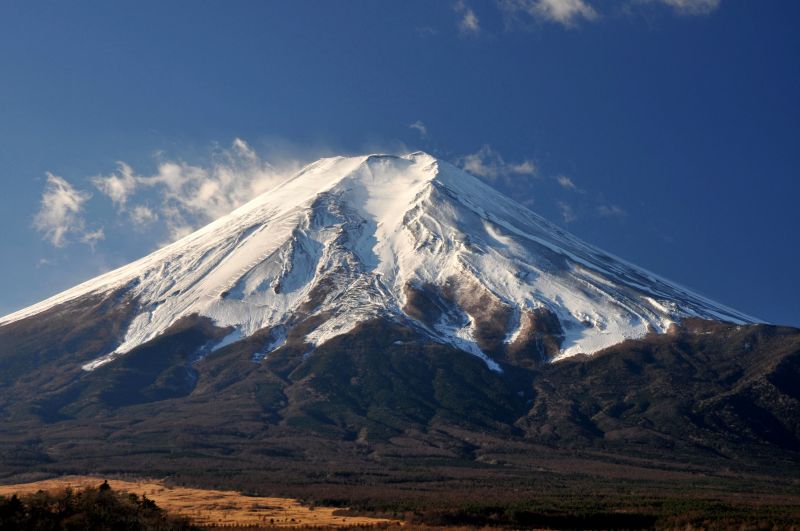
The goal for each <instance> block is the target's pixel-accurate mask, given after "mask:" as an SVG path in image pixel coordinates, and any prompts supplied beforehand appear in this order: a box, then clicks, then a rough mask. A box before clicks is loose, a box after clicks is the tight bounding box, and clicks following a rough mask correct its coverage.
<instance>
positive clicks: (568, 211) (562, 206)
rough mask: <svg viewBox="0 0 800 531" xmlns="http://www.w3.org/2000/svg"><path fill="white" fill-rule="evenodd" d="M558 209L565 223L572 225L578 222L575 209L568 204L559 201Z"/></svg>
mask: <svg viewBox="0 0 800 531" xmlns="http://www.w3.org/2000/svg"><path fill="white" fill-rule="evenodd" d="M558 209H559V210H560V211H561V218H562V219H563V220H564V223H572V222H573V221H577V220H578V215H577V214H576V213H575V209H573V208H572V207H571V206H570V205H568V204H567V203H564V202H563V201H559V202H558Z"/></svg>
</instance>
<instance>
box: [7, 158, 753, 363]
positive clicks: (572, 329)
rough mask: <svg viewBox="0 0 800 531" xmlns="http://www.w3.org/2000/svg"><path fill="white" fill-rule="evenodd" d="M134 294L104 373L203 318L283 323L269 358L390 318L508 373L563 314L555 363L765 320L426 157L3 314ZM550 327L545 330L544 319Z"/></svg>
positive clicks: (338, 174)
mask: <svg viewBox="0 0 800 531" xmlns="http://www.w3.org/2000/svg"><path fill="white" fill-rule="evenodd" d="M110 293H115V295H116V296H117V297H121V298H124V300H126V304H128V305H130V306H131V309H132V314H131V320H130V323H129V324H128V325H127V327H126V330H125V333H124V336H123V337H122V338H121V341H120V343H119V344H118V345H116V346H115V347H114V349H113V350H111V351H110V352H103V353H101V355H100V356H99V357H98V358H97V359H93V360H91V361H89V362H87V363H86V364H84V366H83V368H84V369H85V370H93V369H95V368H97V367H99V366H102V365H103V364H105V363H108V362H110V361H111V360H113V359H115V358H117V357H119V356H122V355H124V354H125V353H127V352H129V351H131V350H132V349H134V348H136V347H138V346H140V345H143V344H145V343H147V342H148V341H150V340H152V339H153V338H155V337H157V336H158V335H159V334H162V333H163V332H164V331H165V330H167V329H168V328H169V327H170V326H172V325H174V324H175V323H176V322H178V321H179V320H180V319H181V318H185V317H187V316H190V315H200V316H205V317H208V318H210V319H211V320H212V321H213V322H214V324H215V325H216V326H218V327H220V328H226V329H229V332H228V333H227V334H226V335H225V336H224V337H223V338H222V339H220V340H219V341H217V342H216V343H214V344H209V345H204V346H203V349H205V350H207V351H213V350H217V349H219V348H221V347H224V346H225V345H228V344H230V343H233V342H236V341H238V340H241V339H243V338H246V337H249V336H252V335H253V334H254V333H256V332H258V331H264V330H267V329H268V330H270V331H271V332H270V334H269V337H268V338H267V339H265V341H264V344H263V345H261V346H260V347H259V349H258V350H257V351H256V352H254V353H253V357H254V359H258V358H261V357H264V356H267V355H269V352H270V351H271V350H275V349H277V348H279V347H280V346H281V345H282V344H283V342H285V340H286V337H287V335H288V333H289V332H290V331H291V330H292V329H293V328H294V327H296V326H298V324H300V323H303V322H306V323H308V322H310V321H313V322H314V325H313V326H311V327H310V329H309V331H308V333H307V334H305V342H306V343H307V344H308V346H309V351H311V350H313V348H315V347H316V346H318V345H320V344H322V343H325V342H326V341H328V340H329V339H331V338H333V337H335V336H337V335H341V334H345V333H347V332H348V331H350V330H352V329H353V328H354V327H355V326H356V325H357V324H358V323H361V322H364V321H367V320H369V319H372V318H375V317H379V316H380V317H385V318H388V319H391V320H394V321H397V322H400V323H404V324H407V325H408V326H411V327H413V328H415V329H417V330H419V331H421V332H422V333H423V334H425V335H427V336H429V337H430V338H431V339H432V340H434V341H438V342H441V343H446V344H450V345H452V346H454V347H456V348H459V349H461V350H464V351H467V352H470V353H472V354H474V355H476V356H479V357H480V358H482V359H483V360H484V361H485V362H486V364H487V365H488V366H489V367H490V368H492V369H493V370H497V371H499V370H502V369H501V366H500V364H499V363H500V362H502V359H503V357H504V355H505V354H507V353H508V352H509V351H513V350H519V349H520V348H522V345H523V343H524V342H525V341H527V340H529V339H530V338H531V336H532V335H533V334H534V331H535V330H537V329H541V327H542V326H545V325H546V326H547V327H548V328H549V330H550V332H551V335H553V336H554V337H555V338H557V343H558V345H557V348H552V349H550V350H549V351H547V352H544V351H543V352H540V353H539V354H540V356H542V357H543V359H545V360H546V361H549V360H550V359H553V360H557V359H561V358H564V357H568V356H572V355H575V354H581V353H583V354H591V353H594V352H597V351H598V350H601V349H603V348H606V347H609V346H612V345H615V344H618V343H620V342H622V341H624V340H626V339H633V338H641V337H643V336H645V335H646V334H648V333H665V332H667V331H669V330H670V327H672V326H673V325H675V324H676V323H680V322H681V320H682V319H684V318H686V317H700V318H703V319H713V320H719V321H727V322H733V323H739V324H742V323H751V322H754V319H753V318H751V317H749V316H747V315H744V314H742V313H739V312H737V311H735V310H732V309H730V308H726V307H725V306H722V305H720V304H717V303H714V302H712V301H709V300H708V299H706V298H704V297H702V296H700V295H697V294H695V293H693V292H691V291H689V290H687V289H685V288H682V287H680V286H678V285H676V284H674V283H671V282H669V281H667V280H664V279H663V278H660V277H658V276H657V275H654V274H653V273H650V272H648V271H645V270H643V269H641V268H638V267H635V266H633V265H631V264H629V263H627V262H625V261H623V260H621V259H619V258H616V257H614V256H611V255H609V254H607V253H604V252H602V251H600V250H598V249H596V248H594V247H592V246H590V245H587V244H585V243H583V242H582V241H580V240H579V239H577V238H576V237H574V236H572V235H570V234H568V233H567V232H565V231H564V230H562V229H560V228H559V227H557V226H555V225H553V224H551V223H549V222H547V221H546V220H544V219H543V218H541V217H540V216H538V215H536V214H535V213H533V212H531V211H530V210H528V209H527V208H525V207H523V206H522V205H520V204H519V203H516V202H514V201H513V200H511V199H510V198H508V197H506V196H503V195H502V194H500V193H498V192H497V191H495V190H494V189H492V188H491V187H489V186H487V185H486V184H484V183H483V182H481V181H479V180H478V179H477V178H475V177H473V176H471V175H469V174H468V173H466V172H464V171H462V170H460V169H458V168H456V167H455V166H453V165H451V164H448V163H446V162H443V161H440V160H437V159H435V158H433V157H431V156H430V155H427V154H425V153H412V154H409V155H405V156H401V157H397V156H387V155H370V156H362V157H336V158H328V159H322V160H319V161H317V162H315V163H313V164H311V165H309V166H307V167H305V168H304V169H303V170H301V171H300V172H299V173H297V174H295V175H293V176H292V177H290V178H289V179H287V180H286V181H285V182H283V183H281V184H279V185H278V186H276V187H274V188H273V189H271V190H269V191H268V192H266V193H264V194H263V195H261V196H259V197H256V198H255V199H253V200H252V201H251V202H249V203H247V204H245V205H244V206H242V207H241V208H239V209H237V210H235V211H234V212H232V213H231V214H229V215H227V216H225V217H223V218H220V219H218V220H216V221H215V222H213V223H211V224H210V225H208V226H206V227H204V228H202V229H200V230H198V231H197V232H195V233H193V234H190V235H189V236H186V237H185V238H183V239H181V240H180V241H177V242H175V243H173V244H172V245H169V246H167V247H165V248H163V249H161V250H159V251H157V252H155V253H153V254H151V255H149V256H147V257H145V258H143V259H141V260H138V261H136V262H134V263H132V264H130V265H128V266H125V267H122V268H120V269H117V270H115V271H112V272H110V273H107V274H105V275H102V276H100V277H98V278H95V279H92V280H90V281H88V282H85V283H83V284H81V285H79V286H77V287H75V288H73V289H70V290H68V291H65V292H63V293H61V294H58V295H56V296H54V297H51V298H50V299H47V300H45V301H44V302H42V303H39V304H36V305H34V306H31V307H29V308H26V309H23V310H20V311H18V312H16V313H13V314H11V315H8V316H5V317H3V318H0V326H3V325H7V324H9V323H12V322H15V321H18V320H21V319H27V318H30V317H32V316H35V315H37V314H39V313H41V312H43V311H46V310H49V309H51V308H53V307H57V306H58V305H61V304H64V303H66V302H70V301H74V300H76V299H80V298H82V297H90V296H104V295H108V294H110ZM537 327H538V328H537Z"/></svg>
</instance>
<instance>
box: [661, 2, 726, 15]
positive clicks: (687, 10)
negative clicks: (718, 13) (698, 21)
mask: <svg viewBox="0 0 800 531" xmlns="http://www.w3.org/2000/svg"><path fill="white" fill-rule="evenodd" d="M651 1H656V2H659V3H662V4H665V5H667V6H669V7H671V8H673V9H674V10H675V12H676V13H679V14H681V15H708V14H709V13H712V12H713V11H715V10H716V9H717V8H718V7H719V4H720V0H651Z"/></svg>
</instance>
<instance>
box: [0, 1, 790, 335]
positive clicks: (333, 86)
mask: <svg viewBox="0 0 800 531" xmlns="http://www.w3.org/2000/svg"><path fill="white" fill-rule="evenodd" d="M570 6H571V7H570ZM799 21H800V2H796V1H794V0H785V1H778V0H775V1H763V2H755V1H752V0H721V1H717V0H602V1H601V0H570V1H567V0H483V1H479V0H463V1H461V2H450V1H437V2H433V1H428V0H425V1H409V0H403V1H398V2H385V1H359V0H348V1H346V2H345V1H340V2H333V1H302V0H301V1H292V2H281V3H279V2H268V1H226V2H220V1H215V2H203V1H197V0H192V1H170V2H163V1H157V2H145V1H137V2H124V1H119V2H102V1H92V2H87V1H75V2H38V1H25V2H23V1H19V2H2V3H0V185H2V191H3V193H2V194H0V227H2V232H0V235H1V239H0V252H2V255H3V258H4V259H3V260H2V261H0V314H4V313H7V312H10V311H13V310H15V309H18V308H20V307H23V306H26V305H28V304H30V303H33V302H36V301H37V300H39V299H42V298H44V297H46V296H48V295H51V294H53V293H55V292H57V291H60V290H63V289H65V288H68V287H70V286H71V285H73V284H75V283H77V282H79V281H81V280H85V279H88V278H90V277H92V276H94V275H96V274H98V273H100V272H103V271H106V270H108V269H109V268H112V267H115V266H119V265H122V264H124V263H127V262H129V261H131V260H133V259H135V258H137V257H140V256H142V255H143V254H145V253H147V252H149V251H150V250H152V249H154V248H155V247H156V246H157V245H158V244H159V243H162V242H164V241H167V240H168V239H169V237H170V234H175V233H177V232H179V230H185V227H186V226H188V225H191V226H197V225H198V224H200V223H202V222H203V221H205V220H207V219H210V218H212V217H213V216H214V215H216V211H217V210H219V209H220V208H223V207H224V206H225V205H227V204H237V203H238V202H240V201H241V200H242V197H243V191H245V192H246V191H247V190H250V189H258V186H263V185H264V182H263V181H264V180H265V179H267V180H268V179H269V178H271V176H272V173H274V172H280V171H284V169H285V168H289V167H293V166H295V165H296V164H298V163H300V162H304V161H310V160H313V159H315V158H318V157H319V156H323V155H330V154H336V153H343V154H344V153H349V154H355V153H363V152H374V151H394V152H396V151H403V150H417V149H422V150H426V151H428V152H430V153H432V154H434V155H438V156H440V157H442V158H445V159H447V160H450V161H453V162H456V163H458V164H460V165H465V166H468V167H469V168H472V169H473V170H474V171H476V172H478V173H482V174H483V175H482V176H483V177H484V178H486V179H487V180H489V181H490V182H492V183H493V184H494V185H496V186H497V187H498V188H500V189H502V190H505V191H507V192H510V193H512V194H513V195H514V196H515V197H517V198H518V199H520V200H522V201H524V202H526V203H527V204H529V205H531V207H532V208H533V209H534V210H537V211H539V212H540V213H542V214H543V215H545V216H546V217H549V218H551V219H553V220H554V221H557V222H559V223H561V224H563V225H564V226H565V227H567V228H568V229H569V230H570V231H572V232H573V233H575V234H577V235H578V236H580V237H582V238H584V239H585V240H588V241H589V242H591V243H594V244H596V245H598V246H600V247H602V248H604V249H606V250H608V251H610V252H613V253H615V254H617V255H619V256H622V257H624V258H626V259H628V260H630V261H632V262H635V263H637V264H639V265H641V266H643V267H646V268H648V269H650V270H652V271H654V272H657V273H659V274H662V275H664V276H666V277H668V278H671V279H673V280H675V281H678V282H680V283H682V284H684V285H687V286H689V287H691V288H693V289H695V290H697V291H700V292H701V293H704V294H706V295H708V296H709V297H711V298H713V299H716V300H719V301H721V302H724V303H726V304H729V305H731V306H733V307H736V308H737V309H740V310H742V311H745V312H748V313H751V314H753V315H756V316H758V317H761V318H763V319H766V320H768V321H771V322H777V323H782V324H791V325H795V326H800V282H798V263H800V245H799V244H798V243H799V241H798V240H800V238H798V229H800V208H798V199H799V198H800V183H798V177H799V176H800V172H799V171H798V168H800V32H798V31H797V29H796V28H797V25H798V22H799ZM412 124H416V126H415V127H410V126H411V125H412ZM236 139H241V141H237V140H236ZM242 141H243V142H246V145H245V144H244V143H243V142H242ZM118 161H124V162H125V163H126V164H128V165H129V166H130V167H131V168H132V170H131V172H128V173H127V175H128V178H129V181H124V179H125V178H126V177H125V175H126V171H127V170H124V169H120V166H118ZM170 163H173V165H172V166H170ZM269 164H272V166H270V165H269ZM170 168H172V169H173V170H175V169H177V170H176V171H178V172H179V173H180V175H181V179H183V180H182V181H181V183H182V185H181V186H185V187H187V188H186V189H184V188H180V189H177V191H175V190H173V192H174V193H172V195H171V196H170V193H171V192H170V188H169V186H170V182H171V181H169V179H167V178H166V177H165V174H166V173H169V172H168V170H169V169H170ZM48 172H50V173H52V174H53V175H55V176H58V177H59V178H58V179H57V178H55V177H51V178H49V179H48ZM114 172H116V173H114ZM231 172H233V173H237V172H238V173H240V174H242V175H243V177H242V179H244V181H243V182H238V181H236V182H231V181H230V180H227V181H226V179H228V177H229V176H230V175H231ZM109 176H113V177H114V178H115V179H117V182H135V183H138V184H136V186H135V187H133V188H130V189H125V192H126V194H127V195H125V197H124V202H123V200H122V199H121V197H120V196H119V195H117V196H115V197H116V199H117V202H116V203H114V202H112V200H111V199H110V197H109V196H108V195H107V193H108V192H109V188H108V187H107V186H106V187H105V188H104V183H105V184H108V182H109V180H108V177H109ZM148 179H150V180H149V181H148ZM206 181H209V182H214V183H217V184H219V183H220V182H222V181H225V183H226V184H225V186H223V187H222V188H221V191H220V194H227V196H226V197H224V198H222V199H224V201H222V203H221V205H220V204H216V205H215V208H214V209H207V208H206V207H205V206H204V205H198V203H197V201H196V200H197V199H198V198H199V197H201V196H202V194H198V193H197V192H198V190H199V188H200V187H201V186H202V184H203V183H205V182H206ZM255 181H257V184H258V186H254V185H253V182H255ZM144 182H147V183H149V184H147V185H142V184H141V183H144ZM248 187H249V188H248ZM186 190H189V192H191V193H194V194H195V195H194V196H191V197H188V198H187V196H185V195H183V194H185V193H188V192H186ZM104 192H105V193H104ZM43 194H45V195H44V196H43ZM245 195H246V194H245ZM43 198H44V199H46V200H47V203H46V208H45V209H44V211H42V210H41V201H42V199H43ZM191 201H194V203H192V202H191ZM136 207H139V208H140V209H139V210H135V208H136ZM142 208H144V209H145V210H141V209H142ZM134 212H135V213H136V215H134ZM37 213H38V216H37ZM178 224H181V227H177V226H176V225H178ZM100 231H102V238H101V237H100V235H101V232H100Z"/></svg>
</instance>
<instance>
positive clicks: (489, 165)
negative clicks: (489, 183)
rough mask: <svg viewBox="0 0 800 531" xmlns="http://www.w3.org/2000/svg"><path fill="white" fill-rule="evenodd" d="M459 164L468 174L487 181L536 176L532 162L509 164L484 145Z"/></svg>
mask: <svg viewBox="0 0 800 531" xmlns="http://www.w3.org/2000/svg"><path fill="white" fill-rule="evenodd" d="M459 162H460V165H461V167H462V168H463V169H464V170H466V171H467V172H469V173H471V174H473V175H477V176H478V177H485V178H487V179H497V178H498V177H502V176H509V175H536V166H535V165H534V164H533V163H532V162H531V161H529V160H523V161H522V162H519V163H516V164H514V163H507V162H506V161H505V160H504V159H503V157H502V156H501V155H500V154H499V153H498V152H497V151H495V150H494V149H492V148H491V146H489V145H484V146H483V147H482V148H481V149H479V150H478V151H477V152H475V153H472V154H470V155H466V156H465V157H462V158H461V159H460V161H459Z"/></svg>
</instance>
